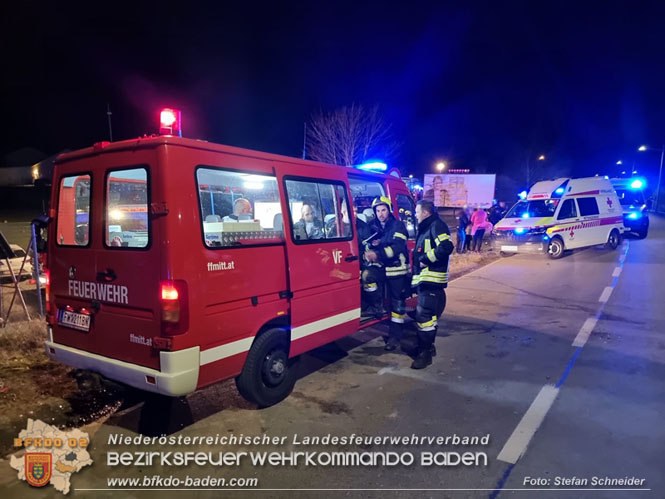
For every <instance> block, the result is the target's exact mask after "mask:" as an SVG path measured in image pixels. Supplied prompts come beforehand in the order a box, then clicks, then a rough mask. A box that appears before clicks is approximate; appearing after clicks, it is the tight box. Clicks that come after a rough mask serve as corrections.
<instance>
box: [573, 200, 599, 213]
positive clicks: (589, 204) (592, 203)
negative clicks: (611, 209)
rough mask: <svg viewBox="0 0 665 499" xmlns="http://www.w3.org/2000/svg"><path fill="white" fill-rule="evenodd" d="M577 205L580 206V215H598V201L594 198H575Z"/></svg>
mask: <svg viewBox="0 0 665 499" xmlns="http://www.w3.org/2000/svg"><path fill="white" fill-rule="evenodd" d="M577 205H578V206H579V207H580V216H582V217H588V216H590V215H598V213H599V211H598V203H597V202H596V198H577Z"/></svg>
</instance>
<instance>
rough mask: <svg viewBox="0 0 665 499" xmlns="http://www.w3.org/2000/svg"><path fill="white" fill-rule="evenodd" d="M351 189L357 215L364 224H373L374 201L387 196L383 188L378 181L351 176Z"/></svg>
mask: <svg viewBox="0 0 665 499" xmlns="http://www.w3.org/2000/svg"><path fill="white" fill-rule="evenodd" d="M349 187H350V188H351V198H352V199H353V206H354V207H355V211H356V215H357V216H358V218H360V219H361V220H362V221H363V222H371V221H372V219H373V218H374V211H372V201H373V200H374V198H377V197H381V196H385V195H386V191H385V190H384V189H383V186H382V185H381V183H380V182H377V181H376V180H370V179H366V178H362V177H351V176H349Z"/></svg>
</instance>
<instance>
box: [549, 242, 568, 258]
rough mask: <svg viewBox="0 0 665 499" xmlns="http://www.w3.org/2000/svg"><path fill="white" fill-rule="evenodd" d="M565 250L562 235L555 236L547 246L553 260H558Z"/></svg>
mask: <svg viewBox="0 0 665 499" xmlns="http://www.w3.org/2000/svg"><path fill="white" fill-rule="evenodd" d="M565 250H566V249H565V247H564V246H563V240H562V239H561V238H560V237H555V238H554V239H552V240H551V241H550V244H549V245H548V246H547V255H548V256H549V257H550V258H551V259H552V260H557V259H559V258H561V257H562V256H563V254H564V252H565Z"/></svg>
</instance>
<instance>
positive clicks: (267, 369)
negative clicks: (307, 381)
mask: <svg viewBox="0 0 665 499" xmlns="http://www.w3.org/2000/svg"><path fill="white" fill-rule="evenodd" d="M296 365H297V359H289V337H288V335H287V334H286V332H284V331H282V330H281V329H270V330H268V331H266V332H265V333H263V334H262V335H261V336H259V337H258V338H257V339H256V340H255V341H254V344H253V345H252V348H250V350H249V353H248V354H247V359H246V360H245V365H244V366H243V368H242V372H241V373H240V375H239V376H238V377H237V378H236V387H238V391H239V392H240V395H242V396H243V397H244V398H245V399H247V400H248V401H249V402H253V403H255V404H257V405H258V406H259V407H269V406H271V405H274V404H276V403H278V402H281V401H282V400H284V399H285V398H286V397H288V396H289V394H290V393H291V391H292V390H293V386H294V385H295V384H296V376H297V372H296Z"/></svg>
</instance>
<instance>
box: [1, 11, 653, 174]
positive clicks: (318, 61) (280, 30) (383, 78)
mask: <svg viewBox="0 0 665 499" xmlns="http://www.w3.org/2000/svg"><path fill="white" fill-rule="evenodd" d="M12 4H13V5H11V6H7V5H5V6H3V8H2V10H3V14H2V21H1V22H2V24H1V28H0V29H1V32H2V33H1V35H0V36H1V37H2V47H3V50H2V58H3V67H4V69H5V77H4V78H3V82H2V86H3V89H2V96H3V105H2V109H3V113H4V115H5V118H4V120H3V121H4V122H5V126H4V127H3V128H4V131H3V134H2V135H3V137H2V150H1V153H2V154H3V155H4V154H6V153H8V152H10V151H13V150H16V149H19V148H21V147H27V146H30V147H35V148H37V149H40V150H42V151H44V152H45V153H49V154H51V153H55V152H58V151H60V150H62V149H77V148H80V147H85V146H88V145H91V144H92V143H93V142H95V141H99V140H108V126H107V121H106V113H105V112H106V104H107V103H109V104H110V105H111V109H112V111H113V133H114V139H116V140H119V139H127V138H131V137H135V136H138V135H142V134H143V133H152V132H155V131H156V124H155V123H156V113H157V110H158V108H159V107H160V106H163V105H171V106H174V107H178V108H180V109H182V111H183V122H184V125H183V126H184V135H186V136H189V137H195V138H202V139H206V140H210V141H214V142H220V143H225V144H231V145H237V146H241V147H249V148H255V149H259V150H265V151H270V152H276V153H280V154H286V155H290V156H298V155H300V154H301V151H302V130H303V122H304V121H306V120H307V119H308V118H309V117H310V116H311V114H312V113H313V112H316V111H317V110H319V109H323V110H332V109H334V108H336V107H340V106H343V105H347V104H351V103H358V104H364V105H367V106H372V105H375V104H376V105H378V106H379V108H380V109H381V111H382V112H383V114H384V116H385V117H386V119H387V121H389V122H391V123H392V124H393V130H394V133H395V136H396V138H397V139H399V140H400V141H402V142H403V143H404V145H403V148H402V153H401V155H400V157H399V159H398V161H397V165H396V166H398V167H400V168H401V169H402V171H403V172H414V173H422V172H424V171H425V170H427V171H429V170H430V169H431V165H432V163H433V162H434V161H435V160H437V159H439V158H442V159H446V160H448V161H450V164H451V165H452V166H455V167H469V168H472V169H474V171H483V170H486V171H491V172H505V173H509V172H511V171H512V170H514V169H515V168H517V166H516V165H520V164H523V163H524V161H525V160H526V157H527V155H528V154H529V151H531V154H532V155H533V156H536V155H537V154H541V153H543V154H546V155H547V157H548V161H549V162H550V165H552V164H554V165H560V166H563V167H567V168H569V169H570V170H571V171H572V173H574V174H576V175H577V176H579V175H583V174H593V173H595V172H602V171H603V170H605V171H607V170H608V169H609V168H616V167H614V163H615V162H616V160H617V159H619V158H622V159H623V160H624V162H632V161H633V160H637V161H638V163H637V164H638V166H639V167H640V168H641V167H642V166H649V167H652V168H655V167H656V166H657V162H658V158H657V155H656V154H655V153H647V154H637V153H634V150H635V148H636V146H637V145H639V144H640V143H643V142H647V143H651V144H653V145H657V146H658V147H660V145H661V144H663V143H665V67H664V66H665V64H664V63H665V5H664V4H662V3H656V2H654V3H647V2H635V1H632V2H628V1H626V2H579V1H576V2H540V1H534V2H514V1H504V2H500V1H494V2H487V3H485V2H458V3H446V2H436V3H434V2H433V3H422V2H415V1H409V2H396V3H387V2H384V3H380V2H372V3H368V2H357V3H349V4H343V3H341V2H329V3H328V4H327V5H323V4H322V3H321V2H310V3H307V4H294V3H283V2H270V3H267V4H265V5H262V4H260V3H243V4H242V5H241V4H240V3H237V4H232V3H231V2H214V3H213V2H211V3H210V6H208V7H205V6H202V5H199V4H197V3H195V2H190V3H188V2H179V3H178V4H177V7H170V6H169V4H168V3H165V2H163V3H148V2H140V1H139V2H134V3H133V4H127V5H124V6H123V5H121V4H119V3H106V4H99V5H100V6H104V9H105V10H104V11H102V10H98V9H100V7H93V5H96V4H95V3H87V4H84V5H86V7H83V8H81V9H78V10H75V9H73V8H69V9H66V10H63V8H62V5H63V3H62V2H44V3H38V2H30V1H25V2H12ZM190 4H191V6H190Z"/></svg>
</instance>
